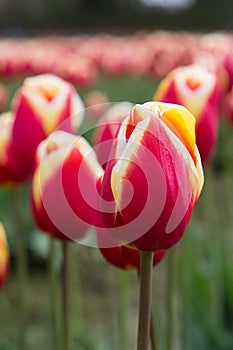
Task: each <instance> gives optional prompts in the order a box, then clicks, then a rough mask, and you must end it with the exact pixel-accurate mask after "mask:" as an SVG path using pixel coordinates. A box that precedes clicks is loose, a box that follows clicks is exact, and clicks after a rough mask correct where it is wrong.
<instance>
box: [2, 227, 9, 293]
mask: <svg viewBox="0 0 233 350" xmlns="http://www.w3.org/2000/svg"><path fill="white" fill-rule="evenodd" d="M9 264H10V261H9V252H8V245H7V240H6V234H5V230H4V227H3V225H2V223H0V288H1V287H2V285H3V284H4V282H5V280H6V277H7V274H8V270H9Z"/></svg>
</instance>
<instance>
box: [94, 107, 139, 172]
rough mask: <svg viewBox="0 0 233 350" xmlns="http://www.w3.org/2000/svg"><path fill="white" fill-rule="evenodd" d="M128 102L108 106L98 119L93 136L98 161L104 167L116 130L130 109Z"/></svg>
mask: <svg viewBox="0 0 233 350" xmlns="http://www.w3.org/2000/svg"><path fill="white" fill-rule="evenodd" d="M132 106H133V105H132V104H131V103H130V102H120V103H117V104H114V105H113V106H110V107H109V108H108V110H107V111H106V112H105V113H104V114H103V116H102V117H101V118H100V120H99V122H98V124H97V126H96V130H95V133H94V136H93V140H94V141H93V143H94V145H95V150H96V153H97V157H98V160H99V162H100V164H101V165H102V166H104V165H105V164H106V162H107V160H108V157H109V154H110V151H111V148H112V143H113V140H114V138H115V136H116V133H117V130H118V128H119V127H120V125H121V123H122V122H123V120H124V119H125V117H126V116H127V115H128V114H129V112H130V109H131V108H132Z"/></svg>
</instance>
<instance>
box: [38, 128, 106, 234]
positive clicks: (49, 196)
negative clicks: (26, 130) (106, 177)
mask: <svg viewBox="0 0 233 350" xmlns="http://www.w3.org/2000/svg"><path fill="white" fill-rule="evenodd" d="M36 159H37V162H38V165H37V167H36V170H35V173H34V175H33V179H32V191H31V201H32V214H33V217H34V219H35V222H36V224H37V225H38V227H39V228H40V229H42V230H43V231H45V232H48V233H49V234H50V235H51V236H53V237H55V238H58V239H61V240H64V241H65V240H71V239H73V240H75V239H79V238H82V237H83V235H84V234H85V233H86V231H87V230H88V228H89V226H90V225H91V224H93V223H94V222H95V216H96V210H97V203H96V199H97V198H98V197H97V196H96V186H97V182H98V181H99V179H100V178H101V176H102V173H103V170H102V168H101V167H100V165H99V163H98V162H97V159H96V156H95V153H94V151H93V149H92V148H91V146H90V145H89V144H88V142H87V141H86V140H85V139H84V138H82V137H80V136H78V137H77V136H74V135H72V134H69V133H66V132H64V131H60V130H59V131H55V132H54V133H52V134H51V136H50V137H48V138H47V139H46V140H44V141H43V142H41V144H40V145H39V147H38V150H37V157H36Z"/></svg>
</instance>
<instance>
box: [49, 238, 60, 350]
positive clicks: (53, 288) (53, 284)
mask: <svg viewBox="0 0 233 350" xmlns="http://www.w3.org/2000/svg"><path fill="white" fill-rule="evenodd" d="M55 258H56V256H55V242H54V239H53V238H52V237H49V284H50V288H49V290H50V313H51V332H52V346H53V349H57V348H58V332H57V272H56V266H55Z"/></svg>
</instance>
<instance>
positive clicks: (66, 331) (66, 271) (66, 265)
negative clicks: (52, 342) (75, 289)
mask: <svg viewBox="0 0 233 350" xmlns="http://www.w3.org/2000/svg"><path fill="white" fill-rule="evenodd" d="M62 250H63V265H62V276H61V277H62V278H61V280H62V281H61V282H62V330H63V348H62V349H63V350H69V349H70V261H69V260H70V259H69V256H70V254H69V251H70V250H69V243H68V242H63V243H62Z"/></svg>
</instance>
